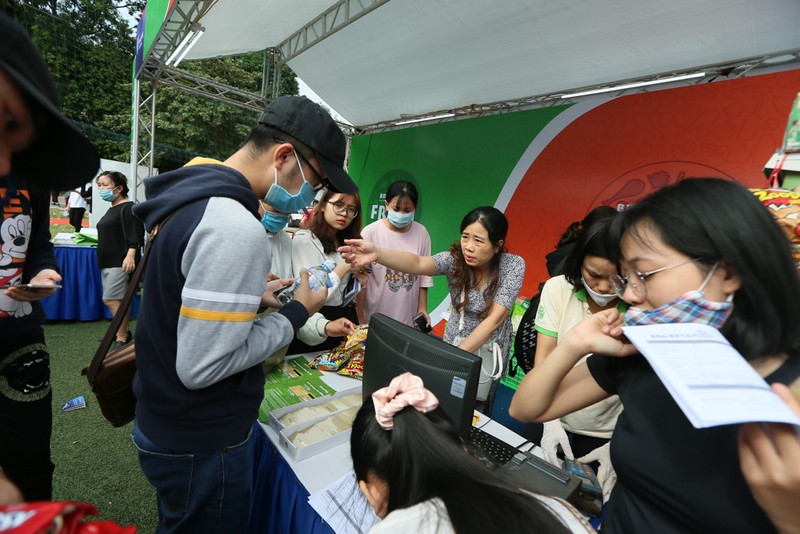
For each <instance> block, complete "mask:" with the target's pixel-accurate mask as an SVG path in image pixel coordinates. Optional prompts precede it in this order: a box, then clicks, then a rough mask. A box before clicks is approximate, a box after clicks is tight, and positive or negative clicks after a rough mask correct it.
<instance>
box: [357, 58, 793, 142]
mask: <svg viewBox="0 0 800 534" xmlns="http://www.w3.org/2000/svg"><path fill="white" fill-rule="evenodd" d="M798 67H800V50H790V51H786V52H779V53H776V54H770V55H767V56H758V57H753V58H746V59H742V60H739V61H736V62H733V63H724V64H716V65H705V66H701V67H696V68H693V69H691V70H683V71H676V72H670V73H662V74H659V75H657V76H647V77H642V78H633V79H628V80H619V81H615V82H613V83H612V84H605V85H593V86H588V87H581V88H577V89H570V90H568V91H559V92H555V93H548V94H544V95H535V96H527V97H523V98H519V99H513V100H503V101H500V102H490V103H486V104H472V105H469V106H464V107H460V108H452V109H438V110H435V111H430V112H427V113H422V114H419V115H402V116H401V117H400V118H399V119H390V120H386V121H380V122H376V123H374V124H369V125H363V126H351V127H350V128H349V129H350V132H349V133H350V135H351V136H353V135H366V134H373V133H379V132H387V131H391V130H399V129H403V128H411V127H414V126H420V125H422V124H438V123H442V122H450V121H454V120H460V119H467V118H474V117H482V116H486V115H499V114H502V113H509V112H512V111H521V110H525V109H536V108H545V107H552V106H557V105H561V104H573V103H575V102H579V101H581V100H584V99H586V98H592V96H591V95H587V96H583V97H569V96H568V95H570V94H573V93H578V92H584V91H593V90H597V91H600V90H604V89H608V88H609V87H614V86H618V85H626V84H633V83H643V82H653V81H658V80H659V79H665V78H672V77H675V76H680V75H683V74H693V73H699V72H705V76H703V77H701V78H695V79H692V80H687V81H683V82H673V83H665V84H663V85H655V86H654V85H650V86H645V87H633V88H630V89H621V90H615V91H609V92H607V94H608V95H612V96H623V95H628V94H637V93H647V92H651V91H656V90H661V89H667V88H674V87H682V86H687V85H697V84H701V83H709V82H713V81H717V80H718V79H719V78H720V77H721V78H722V79H725V80H729V79H734V78H742V77H745V76H747V75H757V74H766V73H768V72H771V71H776V70H786V69H790V68H798ZM594 98H596V96H594Z"/></svg>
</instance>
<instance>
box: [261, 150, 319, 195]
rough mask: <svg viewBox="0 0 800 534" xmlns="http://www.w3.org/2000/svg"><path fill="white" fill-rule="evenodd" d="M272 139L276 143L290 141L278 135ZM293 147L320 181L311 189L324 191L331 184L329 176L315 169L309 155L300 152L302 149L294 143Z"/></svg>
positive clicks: (317, 191)
mask: <svg viewBox="0 0 800 534" xmlns="http://www.w3.org/2000/svg"><path fill="white" fill-rule="evenodd" d="M272 140H273V141H275V142H276V143H288V141H285V140H283V139H279V138H277V137H273V139H272ZM289 144H290V145H291V144H292V143H289ZM292 148H294V152H295V154H297V157H298V158H300V159H301V160H302V163H305V164H306V166H307V167H309V168H310V169H311V172H313V173H314V177H315V178H316V179H317V182H319V184H317V185H315V186H311V189H313V190H314V192H315V193H319V192H320V191H322V190H323V189H325V188H326V187H328V186H329V185H330V184H331V182H330V180H328V178H327V177H325V176H322V175H321V174H320V173H319V171H318V170H317V169H315V168H314V166H313V165H312V164H311V162H310V161H308V158H307V157H305V156H304V155H303V153H302V152H300V150H298V149H297V147H295V146H294V145H292Z"/></svg>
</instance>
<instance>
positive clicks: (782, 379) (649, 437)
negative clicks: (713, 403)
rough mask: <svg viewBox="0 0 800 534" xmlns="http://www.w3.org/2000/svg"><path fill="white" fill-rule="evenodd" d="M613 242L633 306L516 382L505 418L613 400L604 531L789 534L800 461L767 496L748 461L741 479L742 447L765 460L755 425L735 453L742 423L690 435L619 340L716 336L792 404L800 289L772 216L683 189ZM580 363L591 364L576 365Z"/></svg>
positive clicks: (546, 415) (730, 191) (718, 189)
mask: <svg viewBox="0 0 800 534" xmlns="http://www.w3.org/2000/svg"><path fill="white" fill-rule="evenodd" d="M710 206H724V209H716V210H713V211H710V210H709V207H710ZM611 236H612V240H611V241H612V242H613V243H618V244H619V245H618V247H619V255H620V271H621V272H620V274H621V276H612V280H613V284H614V286H615V288H614V289H615V292H616V293H617V294H618V295H619V296H620V297H622V298H624V299H625V301H626V302H628V304H630V308H629V309H628V311H627V312H626V313H624V314H622V313H620V312H619V311H618V310H606V311H604V312H600V313H597V314H595V315H593V316H591V317H588V318H587V319H584V320H583V321H581V322H580V323H579V324H578V325H576V326H575V327H574V328H573V329H572V330H571V331H570V332H569V333H568V334H567V335H566V336H565V339H564V340H563V341H562V343H560V344H559V345H558V347H556V349H555V350H553V352H552V353H551V354H550V355H549V356H548V357H547V359H546V360H545V361H543V362H542V363H541V365H538V364H537V366H536V367H535V368H534V369H533V371H532V372H531V373H529V374H528V375H527V376H526V377H525V379H524V380H523V381H522V383H521V384H520V386H519V389H518V390H517V393H516V394H515V395H514V398H513V400H512V402H511V406H510V408H509V413H510V415H511V416H512V417H515V418H516V419H519V420H522V421H535V420H540V421H549V420H551V419H553V418H556V417H561V416H563V415H564V414H565V413H570V412H572V411H574V410H576V409H579V408H582V407H584V406H587V405H590V404H593V403H595V402H597V401H598V400H601V399H604V398H607V397H608V396H610V395H614V394H618V395H619V397H620V399H621V401H622V403H623V404H624V405H625V410H624V411H623V412H622V414H621V415H620V417H619V421H618V423H617V427H616V429H615V431H614V437H613V439H612V441H611V443H612V446H611V458H612V460H613V462H614V467H615V469H616V472H617V474H618V477H619V479H618V482H617V484H616V486H615V487H614V491H613V492H612V494H611V498H610V500H609V505H608V509H607V510H606V515H605V519H604V520H603V532H604V533H610V534H614V533H615V532H728V533H733V532H737V533H738V532H742V533H744V532H774V531H775V529H776V527H777V529H778V530H779V531H780V532H794V531H796V527H797V525H798V524H800V513H799V512H800V507H798V506H797V503H798V497H800V495H798V494H800V491H798V488H799V487H800V484H797V483H796V481H797V477H796V475H791V473H792V471H791V470H790V468H791V467H796V465H797V462H790V464H789V465H788V466H787V468H786V469H782V470H781V473H782V477H780V478H783V482H784V488H783V489H778V490H776V492H771V491H770V488H769V487H768V486H769V480H768V479H767V478H765V477H764V476H763V475H759V474H758V473H757V471H758V467H757V466H753V465H752V462H743V465H745V477H743V476H742V473H741V471H740V459H739V450H738V448H737V445H738V446H739V447H741V448H742V454H744V458H745V459H747V458H749V459H752V458H751V456H752V453H755V452H757V451H759V452H762V447H757V448H756V449H754V450H750V451H749V454H748V447H747V445H748V443H747V442H748V441H749V438H753V437H756V436H753V435H752V432H750V431H752V430H754V429H759V428H761V427H762V425H755V428H754V427H753V425H745V427H746V431H745V438H746V439H745V440H743V442H738V434H739V428H738V426H737V425H727V426H718V427H713V428H704V429H696V428H694V427H693V426H692V425H691V423H690V422H689V420H688V419H687V417H686V416H685V415H684V413H683V412H682V411H681V409H680V408H679V407H678V405H677V403H676V402H675V400H674V399H673V398H672V396H671V395H670V394H669V392H668V391H667V389H666V387H665V386H664V384H663V383H662V382H661V381H660V380H659V379H658V376H657V375H656V374H655V372H654V371H653V369H652V367H651V366H650V365H649V364H648V363H647V360H645V359H644V357H643V356H641V355H640V354H638V353H637V351H636V349H635V347H634V346H633V345H632V344H631V343H630V342H629V341H628V340H627V338H625V336H624V335H623V332H622V328H621V327H622V325H623V324H625V325H648V324H660V323H670V322H691V323H700V324H706V325H710V326H713V327H714V328H717V329H719V331H720V333H721V334H722V335H723V336H725V338H726V339H727V340H728V341H729V342H730V343H731V345H733V347H735V348H736V349H737V350H738V351H739V353H741V355H742V357H743V358H744V359H745V361H747V363H749V364H750V365H751V366H752V367H753V369H754V370H755V371H756V372H757V373H758V374H759V375H760V376H762V377H763V378H764V380H765V381H766V382H768V383H783V384H786V385H787V386H789V387H790V388H791V389H793V390H794V391H795V392H797V391H798V388H800V278H798V276H797V270H796V267H795V264H794V262H793V261H792V258H791V255H790V253H789V242H788V240H787V239H786V237H785V236H784V235H783V234H782V233H781V231H780V229H779V228H778V225H777V224H776V223H775V220H774V218H773V216H772V215H771V214H770V213H769V211H768V210H767V209H766V208H765V207H764V206H763V205H762V204H761V203H759V202H758V200H757V199H756V198H755V197H754V196H753V195H752V194H751V193H750V192H748V191H747V190H746V189H745V188H744V187H742V186H740V185H738V184H736V183H735V182H732V181H728V180H720V179H709V178H706V179H688V180H683V181H681V182H679V183H677V184H676V185H673V186H669V187H665V188H663V189H660V190H659V191H657V192H655V193H653V194H652V195H650V196H649V197H647V198H645V199H644V200H642V201H640V202H638V203H636V204H634V205H633V206H631V207H630V208H628V209H627V210H626V211H624V212H622V213H621V214H620V215H618V216H617V217H616V218H615V220H614V221H613V223H612V226H611ZM587 352H592V353H594V355H593V356H591V357H589V359H588V360H586V362H584V363H579V364H578V365H575V363H576V362H578V361H579V360H581V359H582V357H583V355H584V354H586V353H587ZM743 394H746V392H743ZM770 426H771V425H770ZM748 430H749V431H748ZM784 430H785V429H784ZM775 437H776V436H775V434H773V436H772V438H775ZM761 438H762V441H763V440H767V443H769V439H770V437H769V436H763V435H762V436H761ZM782 459H783V460H788V457H785V456H784V457H783V458H782ZM779 460H781V458H777V457H775V458H773V461H775V462H777V461H779ZM757 463H758V462H757ZM767 463H769V462H767ZM791 463H793V464H794V466H792V465H791ZM762 467H766V466H765V465H762ZM746 480H747V482H750V483H751V484H753V485H752V486H751V487H748V484H747V483H746ZM790 492H795V493H793V495H792V494H791V493H790ZM770 495H771V496H770ZM775 495H778V496H779V497H786V496H790V498H789V499H788V502H787V499H780V498H775ZM759 504H760V505H761V506H763V510H762V508H761V507H760V506H759ZM765 512H766V513H765ZM770 518H771V519H772V520H773V521H774V526H773V525H771V524H770Z"/></svg>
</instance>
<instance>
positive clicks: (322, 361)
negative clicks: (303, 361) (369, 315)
mask: <svg viewBox="0 0 800 534" xmlns="http://www.w3.org/2000/svg"><path fill="white" fill-rule="evenodd" d="M368 331H369V327H368V326H367V325H365V324H362V325H359V326H357V327H356V329H355V331H354V332H353V333H352V334H350V335H349V336H347V339H345V340H344V341H342V342H341V343H340V344H339V346H338V347H336V348H334V349H331V350H329V351H327V352H323V353H322V354H320V355H319V356H317V357H316V358H314V359H313V360H311V361H310V362H308V366H309V367H311V368H312V369H320V370H322V371H338V370H339V369H341V368H342V366H344V365H345V364H346V363H347V362H348V361H349V360H350V358H351V357H352V356H353V355H354V354H356V353H357V352H358V349H361V353H362V356H363V352H364V341H365V340H366V339H367V333H368ZM362 367H363V360H362Z"/></svg>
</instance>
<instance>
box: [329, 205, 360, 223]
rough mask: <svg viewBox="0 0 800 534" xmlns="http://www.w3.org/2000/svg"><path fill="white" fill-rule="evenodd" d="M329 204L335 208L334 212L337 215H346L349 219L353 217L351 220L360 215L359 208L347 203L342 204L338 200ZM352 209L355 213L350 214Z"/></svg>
mask: <svg viewBox="0 0 800 534" xmlns="http://www.w3.org/2000/svg"><path fill="white" fill-rule="evenodd" d="M328 204H330V205H331V207H332V208H333V213H335V214H336V215H344V216H345V217H347V218H348V219H351V220H352V219H355V218H356V217H358V210H357V209H356V208H351V207H350V206H348V205H346V204H342V203H341V202H339V201H337V202H328ZM340 206H341V207H340ZM351 211H352V212H353V214H352V215H348V213H349V212H351Z"/></svg>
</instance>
